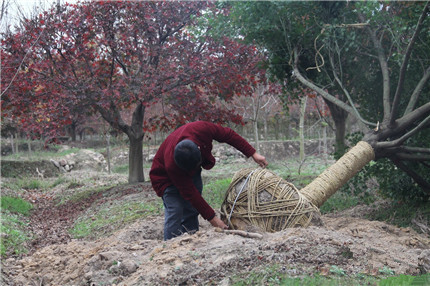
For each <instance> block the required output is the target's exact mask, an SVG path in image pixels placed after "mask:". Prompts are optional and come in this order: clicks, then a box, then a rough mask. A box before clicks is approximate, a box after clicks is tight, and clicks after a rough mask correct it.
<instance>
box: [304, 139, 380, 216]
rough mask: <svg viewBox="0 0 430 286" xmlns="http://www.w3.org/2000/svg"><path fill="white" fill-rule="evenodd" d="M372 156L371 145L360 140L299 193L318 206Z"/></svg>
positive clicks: (373, 154)
mask: <svg viewBox="0 0 430 286" xmlns="http://www.w3.org/2000/svg"><path fill="white" fill-rule="evenodd" d="M374 158H375V153H374V151H373V148H372V146H370V144H369V143H367V142H365V141H360V142H358V144H357V145H355V146H354V147H353V148H352V149H351V150H349V151H348V153H346V154H345V155H343V156H342V157H341V158H340V159H339V160H338V161H336V163H334V164H333V165H331V166H330V167H329V168H327V169H326V170H325V171H324V172H323V173H322V174H321V175H319V176H318V177H317V178H316V179H315V180H313V181H312V182H311V183H310V184H308V185H307V186H305V187H304V188H303V189H301V190H300V193H302V194H303V195H304V196H305V197H306V198H307V199H308V200H309V201H310V202H312V203H313V204H314V205H315V206H317V207H318V208H319V207H321V206H322V205H323V204H324V202H325V201H327V200H328V198H330V197H331V196H332V195H333V194H334V193H335V192H336V191H337V190H338V189H339V188H340V187H342V186H343V185H344V184H345V183H346V182H347V181H348V180H349V179H351V178H352V177H353V176H354V175H355V174H356V173H357V172H359V171H360V170H361V169H362V168H363V167H364V166H365V165H366V164H367V163H369V162H370V161H372V160H373V159H374Z"/></svg>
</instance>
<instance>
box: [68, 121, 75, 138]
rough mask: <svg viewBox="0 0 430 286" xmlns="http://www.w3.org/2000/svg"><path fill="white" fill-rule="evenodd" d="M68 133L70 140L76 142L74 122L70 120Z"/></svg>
mask: <svg viewBox="0 0 430 286" xmlns="http://www.w3.org/2000/svg"><path fill="white" fill-rule="evenodd" d="M68 129H69V135H70V138H71V139H72V142H76V123H75V122H72V124H70V125H69V128H68Z"/></svg>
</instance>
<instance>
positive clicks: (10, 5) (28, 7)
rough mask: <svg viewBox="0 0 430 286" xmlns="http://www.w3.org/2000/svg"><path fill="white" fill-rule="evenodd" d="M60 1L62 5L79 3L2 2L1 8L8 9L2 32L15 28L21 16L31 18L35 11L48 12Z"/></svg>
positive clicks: (0, 26) (72, 0)
mask: <svg viewBox="0 0 430 286" xmlns="http://www.w3.org/2000/svg"><path fill="white" fill-rule="evenodd" d="M58 1H60V3H61V4H64V3H65V2H67V3H73V2H77V1H76V0H0V7H6V9H5V11H6V12H7V14H3V15H4V16H3V17H2V19H1V25H0V28H1V32H3V31H5V29H6V27H7V26H8V25H10V26H13V25H14V23H17V21H18V19H19V18H20V15H25V16H30V15H31V14H33V13H34V12H35V11H37V12H40V11H43V10H47V9H49V8H50V7H51V6H52V5H53V4H56V3H57V2H58Z"/></svg>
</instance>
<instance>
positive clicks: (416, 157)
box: [396, 153, 430, 162]
mask: <svg viewBox="0 0 430 286" xmlns="http://www.w3.org/2000/svg"><path fill="white" fill-rule="evenodd" d="M396 157H397V158H399V159H400V160H404V161H417V162H418V161H430V155H422V154H410V153H396Z"/></svg>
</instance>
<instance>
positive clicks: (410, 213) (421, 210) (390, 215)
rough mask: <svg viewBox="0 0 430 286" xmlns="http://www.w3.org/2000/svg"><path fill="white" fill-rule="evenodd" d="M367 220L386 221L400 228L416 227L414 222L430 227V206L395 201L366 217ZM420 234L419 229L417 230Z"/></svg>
mask: <svg viewBox="0 0 430 286" xmlns="http://www.w3.org/2000/svg"><path fill="white" fill-rule="evenodd" d="M366 218H367V219H371V220H379V221H385V222H387V223H389V224H393V225H397V226H400V227H409V226H412V227H415V225H414V223H412V221H413V220H417V221H421V222H422V223H423V224H425V225H430V204H428V203H423V204H419V205H417V204H405V203H403V202H399V201H394V202H391V203H390V204H389V205H388V206H386V207H384V208H378V209H375V211H373V212H372V213H370V214H368V215H367V216H366ZM416 230H417V231H419V232H420V230H419V229H416Z"/></svg>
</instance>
